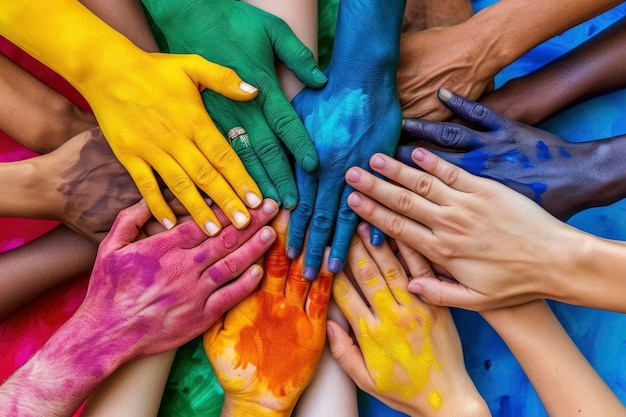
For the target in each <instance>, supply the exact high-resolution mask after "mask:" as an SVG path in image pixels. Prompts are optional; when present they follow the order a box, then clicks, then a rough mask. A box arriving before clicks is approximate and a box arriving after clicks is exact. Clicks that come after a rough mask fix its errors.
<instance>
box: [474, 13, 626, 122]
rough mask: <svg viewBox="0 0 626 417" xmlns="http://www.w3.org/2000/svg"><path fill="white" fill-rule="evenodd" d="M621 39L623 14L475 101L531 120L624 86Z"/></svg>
mask: <svg viewBox="0 0 626 417" xmlns="http://www.w3.org/2000/svg"><path fill="white" fill-rule="evenodd" d="M624 42H626V18H624V19H621V20H619V21H617V22H616V23H614V24H613V25H611V26H609V27H608V28H607V29H605V30H603V31H602V32H600V33H598V34H597V35H595V36H594V37H592V38H590V39H589V40H588V41H586V42H584V43H582V44H581V45H579V46H578V47H576V48H574V49H572V50H571V51H569V52H568V53H566V54H565V55H563V56H561V57H559V58H557V59H556V60H554V61H553V62H550V63H549V64H547V65H545V66H543V67H541V68H539V69H538V70H536V71H534V72H532V73H530V74H528V75H526V76H524V77H520V78H516V79H513V80H510V81H508V82H507V83H505V84H504V85H503V86H502V87H500V88H498V89H497V90H495V91H493V92H491V93H488V94H485V95H483V96H482V97H481V98H480V100H479V101H480V103H481V104H484V105H485V106H488V107H491V108H492V109H494V110H496V111H498V112H500V113H501V114H503V115H504V116H506V117H508V118H510V119H514V120H517V121H520V122H523V123H526V124H529V125H536V124H538V123H540V122H542V121H544V120H546V119H547V118H549V117H550V116H552V115H555V114H557V113H559V112H561V111H563V110H565V109H567V108H569V107H572V106H574V105H576V104H578V103H581V102H583V101H585V100H589V99H591V98H594V97H598V96H600V95H602V94H605V93H608V92H611V91H616V90H619V89H621V88H624V87H625V86H626V76H624V62H625V61H626V50H625V49H624V48H623V45H624ZM572 86H576V88H572ZM538 98H540V99H538Z"/></svg>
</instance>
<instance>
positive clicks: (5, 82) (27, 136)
mask: <svg viewBox="0 0 626 417" xmlns="http://www.w3.org/2000/svg"><path fill="white" fill-rule="evenodd" d="M0 92H2V94H0V130H2V131H3V132H4V133H6V134H7V135H9V136H11V137H12V138H13V139H15V141H17V142H19V143H20V144H21V145H23V146H25V147H27V148H29V149H31V150H33V151H35V152H37V153H48V152H50V151H52V150H54V149H56V148H58V147H59V146H61V144H62V143H64V142H65V141H66V140H67V139H68V138H71V137H73V136H75V135H77V134H79V133H80V132H84V131H85V130H88V129H90V128H92V127H95V126H96V119H95V118H94V117H93V115H92V114H91V113H89V112H87V111H85V110H82V109H81V108H80V107H78V106H76V105H75V104H73V103H72V102H71V101H70V100H68V99H67V98H66V97H64V96H63V95H62V94H60V93H58V92H57V91H55V90H53V89H52V88H50V87H48V86H47V85H45V84H44V83H42V82H41V81H39V80H38V79H37V78H35V77H34V76H33V75H31V74H30V73H29V72H28V71H26V70H25V69H23V68H22V67H20V66H19V65H17V64H16V63H15V62H13V61H12V60H10V59H9V58H7V57H6V56H5V55H3V54H0Z"/></svg>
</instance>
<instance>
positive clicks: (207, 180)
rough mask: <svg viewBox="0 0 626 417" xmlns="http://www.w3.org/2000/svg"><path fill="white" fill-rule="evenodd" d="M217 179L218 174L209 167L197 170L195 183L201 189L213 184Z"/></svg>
mask: <svg viewBox="0 0 626 417" xmlns="http://www.w3.org/2000/svg"><path fill="white" fill-rule="evenodd" d="M216 178H217V172H216V171H215V170H214V169H213V168H211V167H208V166H205V167H202V168H200V169H198V170H196V175H195V181H196V184H198V185H199V186H200V187H205V186H208V185H210V184H212V183H213V182H214V181H215V179H216Z"/></svg>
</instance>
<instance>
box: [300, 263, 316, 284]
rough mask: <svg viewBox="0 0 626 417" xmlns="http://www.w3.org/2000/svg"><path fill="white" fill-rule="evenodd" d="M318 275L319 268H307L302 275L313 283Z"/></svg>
mask: <svg viewBox="0 0 626 417" xmlns="http://www.w3.org/2000/svg"><path fill="white" fill-rule="evenodd" d="M318 274H319V269H318V268H316V267H314V266H306V267H304V272H303V273H302V276H303V277H304V278H306V279H308V280H309V281H313V280H314V279H315V278H317V275H318Z"/></svg>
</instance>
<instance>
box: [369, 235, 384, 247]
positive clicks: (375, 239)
mask: <svg viewBox="0 0 626 417" xmlns="http://www.w3.org/2000/svg"><path fill="white" fill-rule="evenodd" d="M370 243H371V244H372V246H380V245H382V244H383V237H382V236H381V235H380V234H378V233H376V234H374V235H371V239H370Z"/></svg>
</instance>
